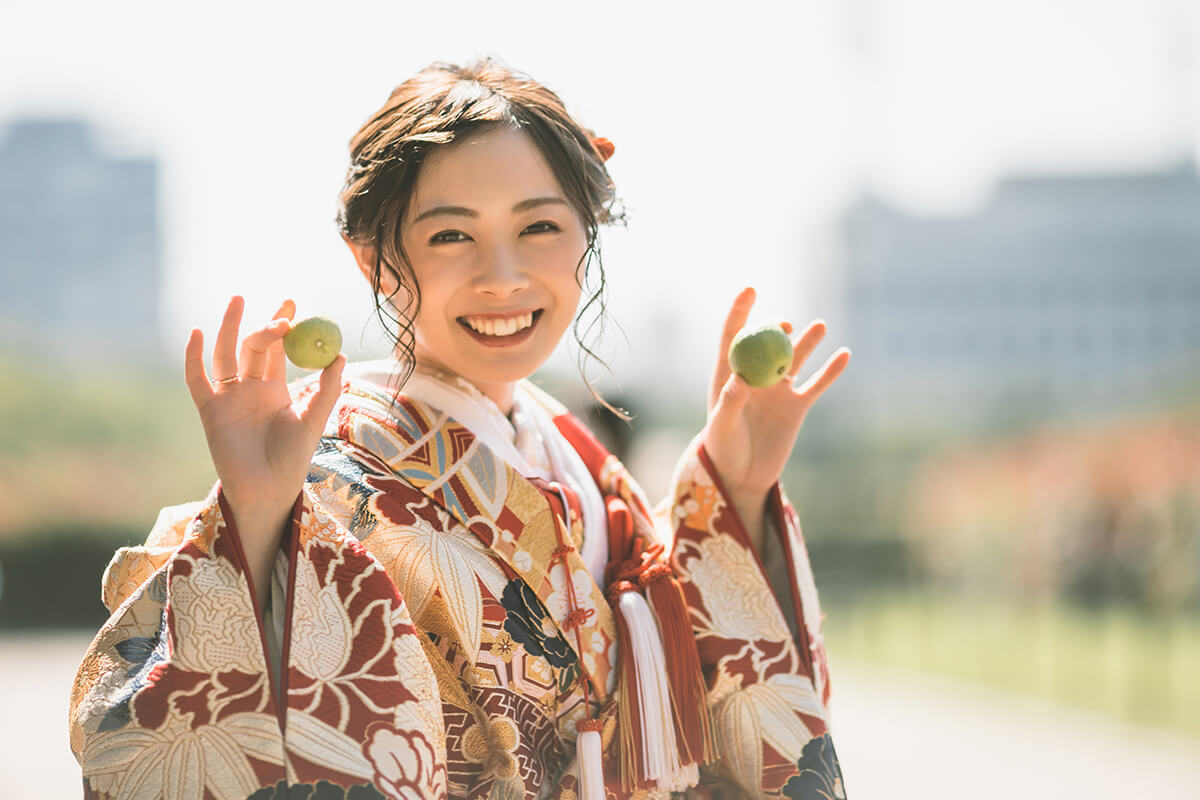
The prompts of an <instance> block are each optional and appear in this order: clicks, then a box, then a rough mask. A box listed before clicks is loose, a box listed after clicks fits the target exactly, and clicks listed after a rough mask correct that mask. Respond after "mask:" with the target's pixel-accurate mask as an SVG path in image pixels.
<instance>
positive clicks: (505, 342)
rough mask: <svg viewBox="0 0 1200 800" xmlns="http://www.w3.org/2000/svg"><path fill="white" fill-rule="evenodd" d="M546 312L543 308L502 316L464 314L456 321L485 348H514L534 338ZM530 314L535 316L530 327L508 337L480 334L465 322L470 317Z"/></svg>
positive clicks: (501, 317)
mask: <svg viewBox="0 0 1200 800" xmlns="http://www.w3.org/2000/svg"><path fill="white" fill-rule="evenodd" d="M544 311H545V309H541V308H527V309H524V310H522V311H508V312H505V313H502V314H464V315H463V316H461V317H458V318H456V319H455V320H454V321H455V322H457V323H458V324H459V327H461V328H462V329H463V330H464V331H466V333H467V335H468V336H470V337H471V338H472V339H474V340H475V341H477V342H479V343H480V344H482V345H483V346H485V347H512V346H514V345H518V344H521V343H522V342H524V341H526V340H527V339H529V338H530V337H531V336H533V334H534V331H536V330H537V327H538V322H539V321H540V320H541V318H542V313H543V312H544ZM529 313H532V314H533V322H532V323H531V324H530V325H529V327H528V328H525V329H524V330H521V331H517V332H516V333H513V334H509V335H508V336H488V335H487V334H486V333H480V332H479V331H477V330H475V329H474V328H472V327H471V326H470V325H468V324H467V323H466V322H464V321H463V320H464V319H465V318H466V317H469V316H470V317H484V318H486V319H508V318H510V317H515V316H518V315H520V314H529Z"/></svg>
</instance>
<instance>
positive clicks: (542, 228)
mask: <svg viewBox="0 0 1200 800" xmlns="http://www.w3.org/2000/svg"><path fill="white" fill-rule="evenodd" d="M557 230H559V227H558V225H556V224H554V223H553V222H551V221H550V220H542V221H541V222H535V223H533V224H532V225H530V226H529V227H527V228H526V229H525V230H524V231H523V233H551V232H553V231H557Z"/></svg>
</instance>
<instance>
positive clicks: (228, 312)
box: [213, 295, 246, 380]
mask: <svg viewBox="0 0 1200 800" xmlns="http://www.w3.org/2000/svg"><path fill="white" fill-rule="evenodd" d="M245 305H246V302H245V301H244V300H243V299H242V298H241V297H240V296H239V295H234V296H233V297H231V298H230V299H229V305H228V306H226V308H225V317H224V318H223V319H222V320H221V330H219V331H217V343H216V345H215V346H214V347H213V378H214V379H216V380H222V379H224V378H232V377H234V376H235V375H237V374H238V371H237V337H238V327H239V326H240V325H241V324H242V310H243V309H244V308H245Z"/></svg>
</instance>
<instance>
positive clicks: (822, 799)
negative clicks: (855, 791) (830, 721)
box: [783, 733, 846, 800]
mask: <svg viewBox="0 0 1200 800" xmlns="http://www.w3.org/2000/svg"><path fill="white" fill-rule="evenodd" d="M796 769H797V770H798V773H797V774H796V775H793V776H792V777H790V778H788V782H787V783H785V784H784V786H783V794H784V797H790V798H792V800H845V798H846V788H845V786H844V785H843V783H842V768H841V766H840V765H839V764H838V760H837V753H835V752H834V751H833V740H832V739H831V738H830V737H829V734H828V733H826V734H824V735H822V736H818V737H817V738H815V739H813V740H812V741H811V742H809V743H808V744H806V745H805V746H804V753H803V754H802V755H801V756H800V760H799V761H797V762H796Z"/></svg>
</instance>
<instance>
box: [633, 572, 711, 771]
mask: <svg viewBox="0 0 1200 800" xmlns="http://www.w3.org/2000/svg"><path fill="white" fill-rule="evenodd" d="M617 608H618V611H619V614H620V616H621V617H622V618H624V620H625V624H626V626H627V629H628V637H629V642H630V644H631V645H632V647H631V648H630V650H628V651H626V652H628V653H629V655H631V656H632V658H630V659H629V660H630V661H632V662H633V665H634V673H635V674H634V686H633V687H631V688H633V689H634V691H633V692H632V695H633V696H634V697H635V698H636V701H635V702H636V704H637V706H638V714H637V716H638V717H640V721H641V725H640V729H635V736H636V733H640V734H641V736H640V739H641V741H640V742H638V743H637V745H638V746H637V748H636V750H638V751H640V752H639V754H638V755H639V756H640V757H639V758H638V759H637V763H638V766H639V770H638V773H639V774H638V776H637V777H638V781H637V782H638V783H639V784H640V783H643V782H645V783H647V784H650V785H652V786H656V787H657V788H659V789H666V790H668V791H683V790H684V789H686V788H687V787H688V786H691V785H693V784H694V783H695V779H694V773H697V770H696V769H695V765H694V764H691V765H689V766H691V767H692V769H688V768H687V767H686V766H685V765H684V763H683V762H682V761H681V759H680V757H679V750H680V748H679V744H678V742H677V741H676V738H675V724H674V721H673V720H674V714H673V713H672V711H671V693H670V688H669V687H668V685H667V677H668V676H667V665H666V661H665V659H664V657H663V646H662V641H661V640H660V639H659V635H658V623H656V622H655V620H654V615H653V613H651V611H650V606H648V605H647V604H646V600H645V599H644V598H643V597H642V595H641V594H640V593H639V592H638V591H636V590H633V591H625V592H622V593H621V595H620V597H619V598H618V601H617Z"/></svg>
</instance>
